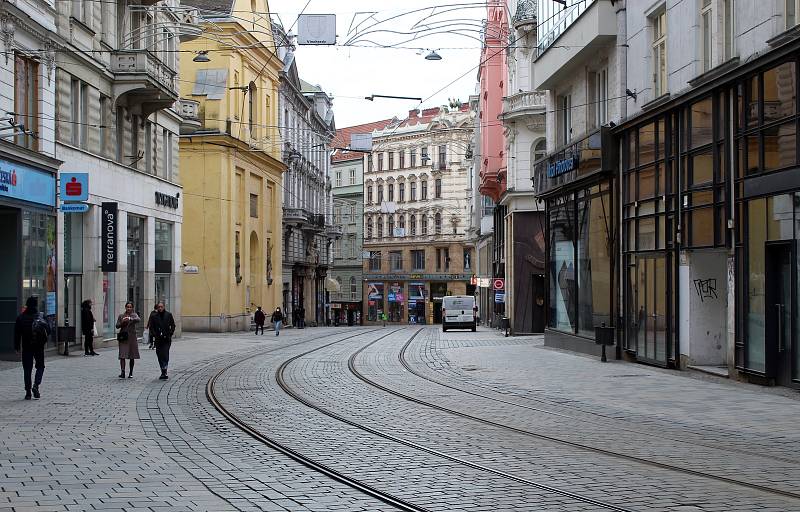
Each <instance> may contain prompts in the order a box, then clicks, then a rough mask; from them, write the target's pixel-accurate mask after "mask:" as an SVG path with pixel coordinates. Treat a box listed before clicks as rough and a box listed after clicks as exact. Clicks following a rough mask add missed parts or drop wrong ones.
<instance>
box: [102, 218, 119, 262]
mask: <svg viewBox="0 0 800 512" xmlns="http://www.w3.org/2000/svg"><path fill="white" fill-rule="evenodd" d="M101 209H102V214H101V216H102V219H101V222H100V224H101V229H102V232H101V233H100V238H101V239H102V241H103V242H102V251H103V253H102V255H101V258H100V259H101V267H102V271H103V272H116V271H117V203H103V204H102V205H101Z"/></svg>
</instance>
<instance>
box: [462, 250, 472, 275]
mask: <svg viewBox="0 0 800 512" xmlns="http://www.w3.org/2000/svg"><path fill="white" fill-rule="evenodd" d="M464 270H465V271H467V270H472V250H471V249H467V248H465V249H464Z"/></svg>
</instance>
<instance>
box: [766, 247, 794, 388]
mask: <svg viewBox="0 0 800 512" xmlns="http://www.w3.org/2000/svg"><path fill="white" fill-rule="evenodd" d="M794 252H795V251H794V243H793V242H774V243H771V242H767V244H766V275H765V277H766V281H767V283H766V290H765V294H766V301H765V309H766V320H767V321H766V322H765V331H766V332H765V333H764V334H765V338H766V347H765V348H766V351H767V376H768V377H771V378H774V379H775V383H776V384H778V385H781V386H791V385H792V384H793V383H792V377H795V378H796V377H797V373H796V372H797V368H796V365H795V364H793V363H794V362H795V361H794V360H795V352H796V349H797V347H796V344H795V336H794V331H795V330H794V328H793V327H794V324H793V322H794V319H793V317H794V315H792V311H793V308H794V307H795V304H794V303H795V300H794V298H793V293H792V291H793V290H794V289H795V283H796V282H797V281H796V275H795V271H794V269H795V267H794V265H792V262H793V261H794ZM795 385H796V384H795Z"/></svg>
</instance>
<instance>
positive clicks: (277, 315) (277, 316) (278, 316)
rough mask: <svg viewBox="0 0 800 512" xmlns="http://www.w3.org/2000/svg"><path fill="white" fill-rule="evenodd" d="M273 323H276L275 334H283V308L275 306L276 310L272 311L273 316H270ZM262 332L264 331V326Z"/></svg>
mask: <svg viewBox="0 0 800 512" xmlns="http://www.w3.org/2000/svg"><path fill="white" fill-rule="evenodd" d="M270 320H272V323H273V324H275V336H280V335H281V323H283V313H282V312H281V308H280V307H277V308H275V311H274V312H273V313H272V317H270ZM261 333H262V334H263V333H264V330H263V328H262V330H261Z"/></svg>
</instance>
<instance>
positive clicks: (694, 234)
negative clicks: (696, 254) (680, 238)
mask: <svg viewBox="0 0 800 512" xmlns="http://www.w3.org/2000/svg"><path fill="white" fill-rule="evenodd" d="M689 222H690V226H689V232H690V237H691V239H690V244H691V245H692V246H693V247H704V246H712V245H714V208H712V207H710V206H709V207H707V208H697V209H694V210H691V211H690V213H689Z"/></svg>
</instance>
